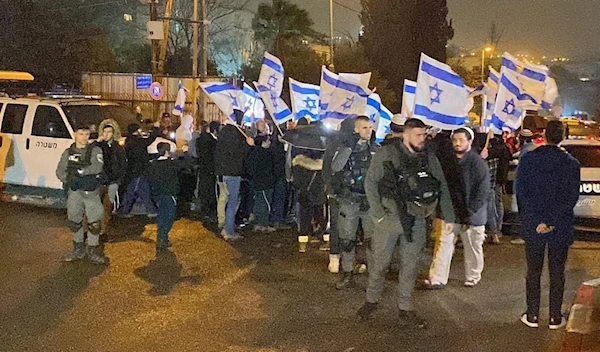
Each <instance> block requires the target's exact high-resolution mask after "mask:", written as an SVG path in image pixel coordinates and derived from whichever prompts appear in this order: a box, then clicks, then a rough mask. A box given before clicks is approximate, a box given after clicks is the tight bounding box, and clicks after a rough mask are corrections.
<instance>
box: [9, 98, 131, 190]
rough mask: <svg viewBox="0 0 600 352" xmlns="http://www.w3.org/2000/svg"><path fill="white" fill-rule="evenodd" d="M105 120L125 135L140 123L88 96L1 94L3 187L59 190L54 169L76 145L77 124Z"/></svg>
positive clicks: (116, 106)
mask: <svg viewBox="0 0 600 352" xmlns="http://www.w3.org/2000/svg"><path fill="white" fill-rule="evenodd" d="M107 118H112V119H114V120H116V121H117V122H118V123H119V126H120V128H121V131H123V132H125V131H126V128H127V126H128V125H129V124H131V123H137V121H136V118H135V115H133V113H132V112H131V111H130V110H129V108H127V107H125V106H122V105H119V104H117V103H112V102H105V101H101V100H95V99H89V97H87V98H86V97H75V96H70V97H69V96H50V97H37V96H33V97H32V96H27V97H17V98H12V97H8V96H7V97H1V96H0V183H5V184H10V185H19V186H33V187H41V188H52V189H61V188H62V183H61V182H60V180H58V178H57V177H56V175H55V171H56V166H57V165H58V162H59V160H60V157H61V155H62V153H63V151H64V150H65V149H67V148H68V147H69V146H70V145H71V143H73V126H74V125H76V124H80V123H85V124H88V125H90V126H98V125H99V124H100V122H101V121H102V120H104V119H107ZM92 128H93V127H92ZM97 132H98V131H94V130H92V135H93V134H94V133H97Z"/></svg>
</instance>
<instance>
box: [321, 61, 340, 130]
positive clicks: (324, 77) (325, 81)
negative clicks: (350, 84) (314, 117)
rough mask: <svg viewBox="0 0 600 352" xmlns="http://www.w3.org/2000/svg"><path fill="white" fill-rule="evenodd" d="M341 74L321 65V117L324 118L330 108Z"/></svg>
mask: <svg viewBox="0 0 600 352" xmlns="http://www.w3.org/2000/svg"><path fill="white" fill-rule="evenodd" d="M338 80H339V76H338V75H336V74H335V73H333V72H331V71H329V70H328V69H327V68H326V67H325V66H322V67H321V85H320V86H319V89H320V92H319V117H320V119H321V120H324V119H325V118H326V115H327V109H328V108H329V101H330V100H331V95H332V94H333V91H334V90H335V88H336V87H337V82H338Z"/></svg>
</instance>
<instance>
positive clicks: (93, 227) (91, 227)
mask: <svg viewBox="0 0 600 352" xmlns="http://www.w3.org/2000/svg"><path fill="white" fill-rule="evenodd" d="M88 231H89V232H90V233H91V234H92V235H99V234H100V233H101V232H102V228H101V225H100V221H95V222H92V223H89V224H88Z"/></svg>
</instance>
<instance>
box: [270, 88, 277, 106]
mask: <svg viewBox="0 0 600 352" xmlns="http://www.w3.org/2000/svg"><path fill="white" fill-rule="evenodd" d="M270 96H271V101H272V102H273V107H274V108H277V107H278V105H277V98H279V97H278V96H277V94H275V92H271V93H270Z"/></svg>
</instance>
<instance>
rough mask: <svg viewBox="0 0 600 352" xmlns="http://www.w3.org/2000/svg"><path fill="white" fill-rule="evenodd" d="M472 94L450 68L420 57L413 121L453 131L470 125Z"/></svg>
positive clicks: (423, 55)
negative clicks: (416, 119)
mask: <svg viewBox="0 0 600 352" xmlns="http://www.w3.org/2000/svg"><path fill="white" fill-rule="evenodd" d="M469 105H470V101H469V92H468V91H467V86H465V84H464V82H463V80H462V78H461V77H460V76H459V75H458V74H456V73H455V72H454V71H452V69H451V68H450V66H448V65H446V64H444V63H441V62H439V61H437V60H435V59H433V58H431V57H429V56H427V55H425V54H423V53H421V63H420V65H419V74H418V77H417V90H416V95H415V107H414V117H416V118H418V119H421V120H423V122H425V123H426V124H428V125H431V126H434V127H438V128H441V129H444V130H454V129H457V128H459V127H462V126H464V125H465V124H466V123H467V120H468V118H467V113H468V109H467V108H468V107H469Z"/></svg>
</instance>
